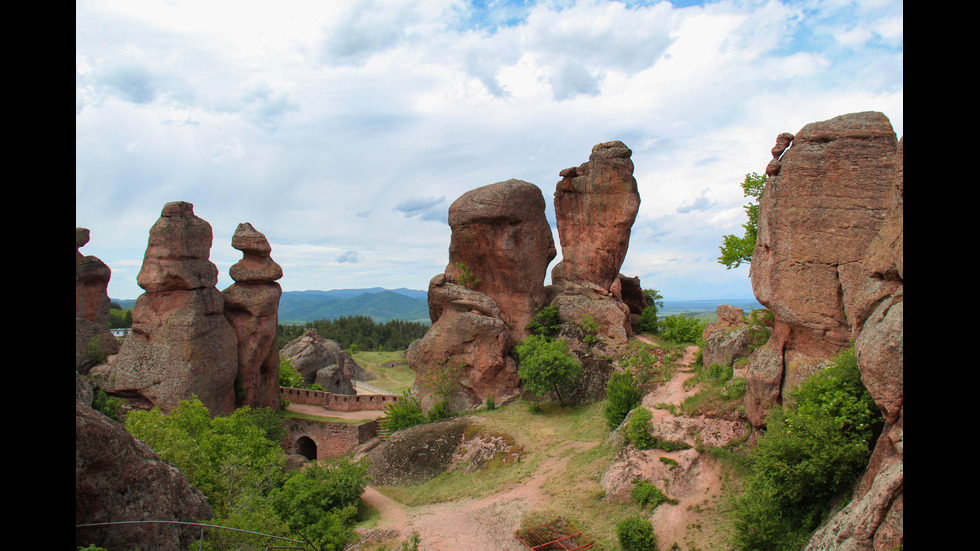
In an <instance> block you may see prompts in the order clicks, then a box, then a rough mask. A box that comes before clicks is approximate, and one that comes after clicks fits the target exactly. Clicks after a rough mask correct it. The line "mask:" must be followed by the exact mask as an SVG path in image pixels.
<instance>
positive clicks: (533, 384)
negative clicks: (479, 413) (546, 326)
mask: <svg viewBox="0 0 980 551" xmlns="http://www.w3.org/2000/svg"><path fill="white" fill-rule="evenodd" d="M514 350H516V352H517V356H518V359H519V360H520V367H519V368H518V370H517V374H518V376H520V378H521V381H523V383H524V390H526V391H528V392H530V393H531V394H536V395H538V396H540V395H543V394H545V393H546V392H550V391H554V392H555V394H556V395H557V396H558V402H559V403H560V404H562V405H564V404H565V400H564V398H563V397H562V394H561V391H562V389H567V388H569V387H571V386H573V385H574V384H575V383H576V382H577V381H578V380H579V378H580V377H581V376H582V366H581V364H579V362H578V360H577V359H576V358H575V356H574V355H572V354H571V353H570V352H569V351H568V344H567V343H565V341H563V340H556V341H552V340H549V339H546V338H545V337H542V336H540V335H532V336H530V337H528V338H526V339H524V340H523V341H522V342H521V343H520V344H518V345H517V346H516V347H514Z"/></svg>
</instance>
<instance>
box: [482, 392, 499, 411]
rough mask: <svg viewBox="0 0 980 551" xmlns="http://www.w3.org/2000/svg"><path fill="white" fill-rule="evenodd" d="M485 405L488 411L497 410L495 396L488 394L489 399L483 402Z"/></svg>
mask: <svg viewBox="0 0 980 551" xmlns="http://www.w3.org/2000/svg"><path fill="white" fill-rule="evenodd" d="M483 405H485V406H486V407H487V409H488V410H490V411H493V410H495V409H497V399H496V398H494V396H493V394H487V399H486V400H484V401H483Z"/></svg>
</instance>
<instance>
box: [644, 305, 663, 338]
mask: <svg viewBox="0 0 980 551" xmlns="http://www.w3.org/2000/svg"><path fill="white" fill-rule="evenodd" d="M639 330H640V333H650V334H653V335H656V334H657V333H659V332H660V326H659V325H658V324H657V309H656V308H652V307H650V306H647V307H646V308H644V309H643V312H641V313H640V322H639Z"/></svg>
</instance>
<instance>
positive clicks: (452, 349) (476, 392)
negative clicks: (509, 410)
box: [405, 275, 521, 411]
mask: <svg viewBox="0 0 980 551" xmlns="http://www.w3.org/2000/svg"><path fill="white" fill-rule="evenodd" d="M429 309H430V312H434V314H435V315H436V317H435V318H434V320H433V323H432V327H430V328H429V331H428V332H426V334H425V336H424V337H422V338H421V339H419V340H417V341H415V342H413V343H412V344H411V346H409V348H408V350H407V351H406V354H405V359H406V360H407V362H408V365H409V366H410V367H411V368H412V369H413V370H415V372H416V374H417V376H416V379H415V384H414V386H413V393H414V395H415V396H417V397H418V398H419V401H420V403H421V404H422V406H423V407H424V408H426V409H428V408H430V407H432V405H433V404H434V403H435V402H436V401H438V400H441V399H442V397H441V396H439V392H440V387H443V388H445V390H447V391H449V394H450V397H449V398H450V407H451V408H452V410H453V411H462V410H465V409H469V408H470V407H473V406H476V405H480V404H482V403H483V402H484V400H486V397H487V396H489V395H493V396H494V398H495V400H496V401H497V403H501V402H502V401H503V400H505V399H507V398H509V397H511V396H514V395H516V394H517V393H519V392H520V384H521V382H520V378H519V377H518V376H517V365H516V364H515V363H514V360H513V359H512V358H511V357H510V356H508V352H510V348H511V344H512V341H511V331H510V328H509V327H508V326H507V324H506V323H504V321H503V319H502V318H501V317H500V316H499V315H498V313H499V312H500V309H499V308H497V306H496V303H495V302H494V301H493V299H492V298H490V297H488V296H486V295H484V294H482V293H479V292H477V291H474V290H472V289H467V288H465V287H463V286H461V285H456V284H454V283H449V282H447V280H446V277H445V276H443V275H439V276H436V277H434V278H432V281H431V282H430V284H429ZM443 381H449V384H448V385H444V384H443Z"/></svg>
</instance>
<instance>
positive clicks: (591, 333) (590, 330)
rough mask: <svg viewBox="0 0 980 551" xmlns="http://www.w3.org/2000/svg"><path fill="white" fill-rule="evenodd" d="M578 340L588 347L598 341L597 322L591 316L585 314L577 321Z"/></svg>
mask: <svg viewBox="0 0 980 551" xmlns="http://www.w3.org/2000/svg"><path fill="white" fill-rule="evenodd" d="M578 330H579V340H580V341H582V343H583V344H585V345H586V346H588V347H590V348H591V347H593V346H595V345H596V344H598V343H599V322H597V321H596V320H595V318H593V317H592V316H589V315H585V316H583V317H582V321H581V322H579V323H578Z"/></svg>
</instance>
